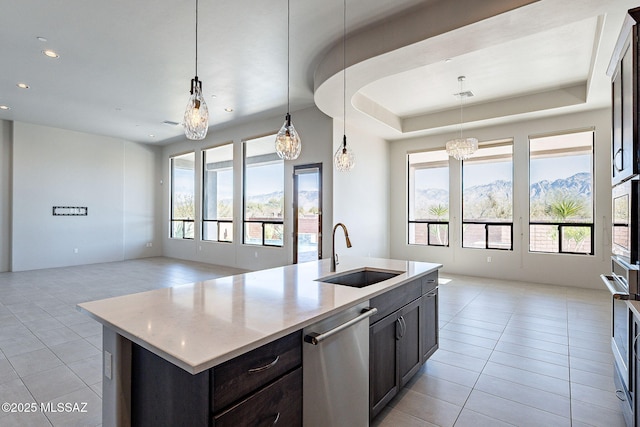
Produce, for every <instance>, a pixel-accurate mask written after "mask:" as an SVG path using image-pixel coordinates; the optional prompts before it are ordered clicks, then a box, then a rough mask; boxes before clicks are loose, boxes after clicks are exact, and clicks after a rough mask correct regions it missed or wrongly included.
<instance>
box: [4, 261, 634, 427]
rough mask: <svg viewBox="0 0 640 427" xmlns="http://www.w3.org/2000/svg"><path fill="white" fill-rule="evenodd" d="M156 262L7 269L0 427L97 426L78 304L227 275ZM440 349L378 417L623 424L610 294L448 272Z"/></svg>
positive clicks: (408, 421)
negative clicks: (64, 407) (68, 408)
mask: <svg viewBox="0 0 640 427" xmlns="http://www.w3.org/2000/svg"><path fill="white" fill-rule="evenodd" d="M237 272H239V270H235V269H232V268H228V267H220V266H213V265H208V264H201V263H192V262H185V261H178V260H172V259H167V258H149V259H142V260H134V261H125V262H118V263H107V264H96V265H88V266H79V267H69V268H58V269H48V270H38V271H28V272H19V273H0V403H2V402H12V403H16V404H20V403H21V404H31V403H36V405H40V404H41V403H44V404H47V403H48V402H52V404H53V406H54V407H55V404H57V403H71V404H74V403H78V404H84V403H86V407H84V408H78V409H85V410H86V412H53V411H44V412H43V411H41V410H40V409H41V408H40V407H39V406H38V407H37V408H36V409H37V410H36V411H35V412H30V413H25V412H23V413H5V412H0V426H3V427H5V426H14V425H16V426H51V425H53V426H65V427H67V426H83V427H84V426H97V425H100V424H101V397H100V395H101V387H102V383H101V375H102V373H101V365H100V360H101V354H100V348H101V344H102V338H101V328H100V326H99V324H98V323H97V322H94V321H93V320H91V319H90V318H88V317H87V316H85V315H83V314H80V313H78V312H77V311H76V309H75V305H76V304H77V303H79V302H83V301H88V300H94V299H100V298H106V297H110V296H115V295H123V294H128V293H133V292H140V291H145V290H150V289H156V288H161V287H167V286H175V285H179V284H184V283H189V282H194V281H197V280H202V279H207V278H213V277H221V276H226V275H229V274H234V273H237ZM441 279H443V280H442V282H443V283H441V285H440V328H441V329H440V349H439V350H438V351H437V352H436V353H435V354H434V355H433V356H432V357H431V359H430V360H429V361H428V362H427V363H426V365H425V366H424V367H423V368H422V369H421V371H420V372H419V374H418V375H416V377H415V378H414V379H413V380H412V381H411V382H410V383H409V384H408V385H407V387H406V388H405V389H404V390H403V391H402V392H401V393H400V394H399V395H398V396H397V398H396V399H394V401H392V402H391V404H390V406H389V407H388V408H387V409H386V410H385V411H383V412H382V413H381V415H380V416H379V417H378V418H377V419H376V420H375V422H374V425H376V426H379V427H383V426H384V427H387V426H393V427H399V426H433V425H437V426H454V425H455V426H508V425H518V426H527V425H531V426H564V425H567V426H569V425H573V426H576V427H579V426H607V427H616V426H623V424H624V423H623V420H622V415H621V413H620V409H619V406H618V400H617V399H616V398H615V396H614V393H613V379H612V371H613V365H612V357H611V351H610V348H609V335H608V334H609V318H610V306H609V298H610V297H609V294H608V292H606V291H590V290H583V289H577V288H566V287H556V286H545V285H539V284H525V283H519V282H507V281H500V280H489V279H480V278H474V277H463V276H449V275H446V274H442V275H441Z"/></svg>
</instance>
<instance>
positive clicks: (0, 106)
mask: <svg viewBox="0 0 640 427" xmlns="http://www.w3.org/2000/svg"><path fill="white" fill-rule="evenodd" d="M10 109H11V107H9V106H8V105H0V110H10Z"/></svg>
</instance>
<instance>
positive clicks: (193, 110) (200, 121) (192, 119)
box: [184, 0, 209, 140]
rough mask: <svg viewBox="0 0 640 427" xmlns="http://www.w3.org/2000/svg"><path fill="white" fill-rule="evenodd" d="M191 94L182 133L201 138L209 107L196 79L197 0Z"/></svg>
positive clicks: (207, 127) (205, 130)
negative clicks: (194, 62)
mask: <svg viewBox="0 0 640 427" xmlns="http://www.w3.org/2000/svg"><path fill="white" fill-rule="evenodd" d="M190 93H191V96H190V97H189V102H187V108H186V110H185V112H184V134H185V135H186V137H187V138H188V139H193V140H201V139H204V137H205V136H207V130H209V108H207V103H206V102H205V101H204V97H203V96H202V81H201V80H198V0H196V76H195V78H193V79H191V91H190Z"/></svg>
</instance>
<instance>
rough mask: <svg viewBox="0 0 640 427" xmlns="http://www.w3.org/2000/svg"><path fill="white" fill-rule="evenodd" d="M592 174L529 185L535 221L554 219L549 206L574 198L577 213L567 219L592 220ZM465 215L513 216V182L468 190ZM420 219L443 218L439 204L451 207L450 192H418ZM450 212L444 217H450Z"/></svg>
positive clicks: (479, 216) (496, 217) (415, 201)
mask: <svg viewBox="0 0 640 427" xmlns="http://www.w3.org/2000/svg"><path fill="white" fill-rule="evenodd" d="M591 191H592V189H591V176H590V174H589V173H586V172H583V173H577V174H575V175H572V176H570V177H568V178H563V179H557V180H554V181H548V180H542V181H538V182H535V183H533V184H531V186H530V188H529V195H530V204H531V214H532V220H536V221H538V220H539V221H545V220H553V219H554V215H553V212H551V211H549V208H548V207H549V206H550V205H552V204H554V203H556V202H560V201H571V202H572V203H573V204H574V205H575V206H578V207H580V206H581V207H583V209H577V208H576V209H574V211H573V214H572V215H570V216H568V217H565V219H591V212H590V210H589V209H587V206H590V205H591ZM464 196H465V197H464V206H465V217H468V218H475V219H481V218H484V219H501V218H510V217H511V207H512V205H513V203H512V183H511V182H509V181H502V180H498V181H494V182H492V183H490V184H486V185H477V186H473V187H470V188H467V189H465V191H464ZM414 203H415V217H416V219H438V214H439V215H440V218H441V219H442V218H443V214H442V212H443V211H442V209H435V208H436V207H437V206H438V205H441V206H447V205H448V203H449V192H447V191H445V190H441V189H434V188H428V189H420V190H418V189H417V190H416V192H415V200H414ZM446 216H447V215H446V214H445V215H444V218H446Z"/></svg>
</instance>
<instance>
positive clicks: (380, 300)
mask: <svg viewBox="0 0 640 427" xmlns="http://www.w3.org/2000/svg"><path fill="white" fill-rule="evenodd" d="M421 296H422V281H421V280H420V279H416V280H413V281H411V282H409V283H406V284H404V285H401V286H399V287H397V288H395V289H394V290H391V291H389V292H387V293H384V294H382V295H379V296H377V297H375V298H371V307H375V308H377V309H378V313H377V314H375V315H374V316H371V317H370V318H369V319H370V320H369V324H370V325H373V324H374V323H376V322H377V321H378V320H380V319H382V318H384V317H386V316H388V315H389V314H391V313H393V312H394V311H396V310H397V309H399V308H400V307H403V306H405V305H407V304H409V303H410V302H411V301H413V300H415V299H416V298H420V297H421Z"/></svg>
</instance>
